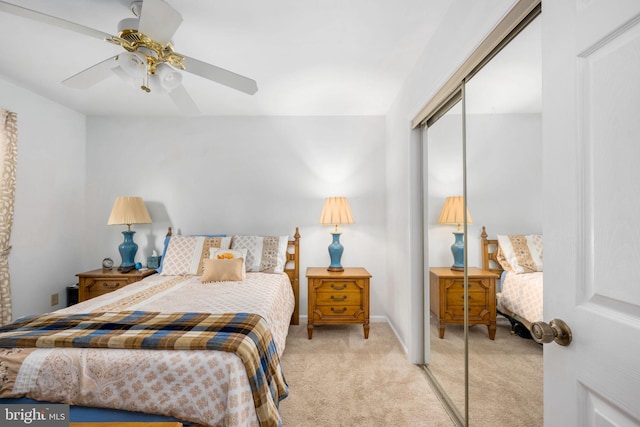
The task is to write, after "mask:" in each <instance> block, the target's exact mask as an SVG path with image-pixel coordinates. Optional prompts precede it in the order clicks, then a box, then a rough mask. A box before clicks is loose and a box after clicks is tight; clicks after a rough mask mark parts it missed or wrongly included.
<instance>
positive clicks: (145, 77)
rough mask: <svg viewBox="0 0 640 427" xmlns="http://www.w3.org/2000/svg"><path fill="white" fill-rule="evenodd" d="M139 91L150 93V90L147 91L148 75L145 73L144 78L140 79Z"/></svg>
mask: <svg viewBox="0 0 640 427" xmlns="http://www.w3.org/2000/svg"><path fill="white" fill-rule="evenodd" d="M140 89H142V90H143V91H145V92H147V93H149V92H151V89H149V73H145V75H144V77H143V78H142V86H140Z"/></svg>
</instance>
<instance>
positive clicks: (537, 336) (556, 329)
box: [531, 319, 572, 346]
mask: <svg viewBox="0 0 640 427" xmlns="http://www.w3.org/2000/svg"><path fill="white" fill-rule="evenodd" d="M531 336H532V337H533V339H534V341H535V342H537V343H540V344H547V343H550V342H551V341H555V342H556V344H559V345H562V346H567V345H569V344H571V340H572V335H571V328H569V325H567V324H566V323H565V322H564V321H563V320H560V319H553V320H552V321H551V322H549V323H545V322H534V323H532V324H531Z"/></svg>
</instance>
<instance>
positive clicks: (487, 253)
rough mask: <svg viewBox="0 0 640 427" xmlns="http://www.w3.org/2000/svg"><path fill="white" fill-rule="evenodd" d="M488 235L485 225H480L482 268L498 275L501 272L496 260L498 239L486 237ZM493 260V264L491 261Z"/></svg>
mask: <svg viewBox="0 0 640 427" xmlns="http://www.w3.org/2000/svg"><path fill="white" fill-rule="evenodd" d="M487 237H489V235H488V234H487V230H486V228H485V226H484V225H483V226H482V233H481V234H480V244H481V245H482V248H481V249H482V269H483V270H489V271H491V272H493V273H496V274H498V275H500V274H502V267H501V266H500V263H499V262H498V258H497V255H498V240H497V239H487ZM492 261H493V266H492V264H491V262H492Z"/></svg>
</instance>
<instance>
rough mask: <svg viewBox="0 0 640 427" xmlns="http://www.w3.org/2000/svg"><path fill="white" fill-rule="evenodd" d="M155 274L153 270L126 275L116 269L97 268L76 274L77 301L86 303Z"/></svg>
mask: <svg viewBox="0 0 640 427" xmlns="http://www.w3.org/2000/svg"><path fill="white" fill-rule="evenodd" d="M155 272H156V271H155V270H143V271H138V270H131V271H130V272H128V273H120V272H119V271H118V269H117V268H110V269H104V268H99V269H97V270H91V271H87V272H85V273H78V274H76V276H78V301H79V302H82V301H86V300H88V299H91V298H95V297H97V296H100V295H103V294H108V293H109V292H113V291H115V290H116V289H120V288H124V287H125V286H127V285H130V284H131V283H135V282H138V281H140V280H142V279H144V278H145V277H147V276H151V275H152V274H155Z"/></svg>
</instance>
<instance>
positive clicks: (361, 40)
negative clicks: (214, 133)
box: [0, 0, 450, 115]
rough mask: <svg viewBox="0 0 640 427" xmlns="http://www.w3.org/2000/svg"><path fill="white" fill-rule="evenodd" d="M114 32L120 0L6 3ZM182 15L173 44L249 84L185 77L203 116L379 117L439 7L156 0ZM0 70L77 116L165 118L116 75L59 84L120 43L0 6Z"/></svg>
mask: <svg viewBox="0 0 640 427" xmlns="http://www.w3.org/2000/svg"><path fill="white" fill-rule="evenodd" d="M8 1H9V2H13V3H15V4H19V5H21V6H23V7H26V8H29V9H33V10H37V11H40V12H44V13H47V14H50V15H53V16H56V17H59V18H64V19H67V20H69V21H73V22H76V23H80V24H83V25H85V26H88V27H91V28H95V29H98V30H101V31H104V32H107V33H109V34H116V33H117V29H116V28H117V24H118V22H119V21H120V20H121V19H124V18H129V17H133V15H132V13H131V12H130V9H129V4H130V1H129V0H110V1H106V0H55V1H51V0H8ZM167 2H168V3H170V4H171V5H172V6H173V7H174V8H175V9H176V10H178V11H179V12H180V13H181V14H182V16H183V18H184V21H183V23H182V25H181V26H180V28H178V30H177V32H176V34H175V35H174V37H173V41H174V47H175V50H176V51H177V52H179V53H183V54H185V55H188V56H191V57H193V58H196V59H200V60H202V61H204V62H209V63H211V64H214V65H217V66H219V67H222V68H226V69H228V70H231V71H234V72H236V73H238V74H242V75H245V76H247V77H250V78H252V79H254V80H256V81H257V83H258V92H257V93H256V94H255V95H253V96H251V95H246V94H244V93H242V92H238V91H235V90H233V89H229V88H227V87H225V86H222V85H219V84H216V83H213V82H210V81H208V80H206V79H203V78H202V77H199V76H195V75H191V74H189V73H184V74H185V76H184V80H183V84H184V86H185V87H186V89H187V90H188V91H189V93H190V94H191V96H192V98H193V99H194V101H195V102H196V104H197V105H198V107H199V109H200V110H201V112H202V113H203V114H206V115H270V114H273V115H380V114H386V112H387V111H388V108H389V106H390V105H391V103H392V102H393V100H394V98H395V96H396V95H397V93H398V91H399V89H400V87H401V85H402V83H403V82H404V80H405V78H406V76H407V75H408V74H409V72H410V71H411V69H412V68H413V66H414V64H415V62H416V61H417V59H418V57H419V56H420V54H421V53H422V50H423V49H424V47H425V46H426V44H427V40H428V39H429V37H430V36H431V35H432V34H433V33H434V32H435V31H436V29H437V27H438V25H439V24H440V23H441V21H442V19H443V17H444V16H445V14H446V11H447V8H448V7H449V4H450V3H449V2H448V1H442V0H375V2H372V1H371V0H323V1H318V0H272V1H265V0H233V1H230V0H226V1H223V0H215V1H213V0H208V1H204V0H167ZM0 37H2V39H3V43H2V44H1V45H0V58H1V60H0V75H2V76H4V77H5V78H7V79H8V80H9V81H12V82H14V83H16V84H18V85H20V86H23V87H26V88H29V89H31V90H33V91H34V92H36V93H38V94H41V95H44V96H46V97H48V98H50V99H53V100H55V101H56V102H59V103H61V104H63V105H66V106H68V107H70V108H72V109H74V110H77V111H79V112H82V113H85V114H87V115H124V114H126V115H129V114H134V115H142V114H146V115H176V114H179V111H178V109H177V107H176V106H175V105H174V104H173V103H172V102H171V100H170V99H169V97H168V96H166V95H156V94H147V93H145V92H143V91H141V90H139V89H135V88H133V87H132V86H128V85H127V84H126V83H124V82H123V81H122V80H120V79H119V78H118V77H117V76H116V75H114V76H112V77H110V78H108V79H107V80H104V81H103V82H101V83H99V84H97V85H95V86H93V87H92V88H90V89H88V90H79V89H72V88H68V87H66V86H63V85H62V84H61V81H62V80H64V79H66V78H68V77H70V76H72V75H74V74H76V73H77V72H79V71H81V70H84V69H86V68H88V67H90V66H92V65H93V64H95V63H97V62H100V61H102V60H104V59H106V58H109V57H112V56H114V55H116V54H118V53H119V52H121V51H122V48H120V47H118V46H116V45H113V44H110V43H107V42H102V41H100V40H98V39H95V38H91V37H88V36H84V35H80V34H77V33H75V32H72V31H68V30H65V29H61V28H57V27H53V26H50V25H47V24H44V23H40V22H35V21H31V20H28V19H25V18H22V17H17V16H14V15H9V14H6V13H2V12H0Z"/></svg>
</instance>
